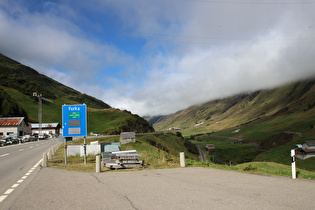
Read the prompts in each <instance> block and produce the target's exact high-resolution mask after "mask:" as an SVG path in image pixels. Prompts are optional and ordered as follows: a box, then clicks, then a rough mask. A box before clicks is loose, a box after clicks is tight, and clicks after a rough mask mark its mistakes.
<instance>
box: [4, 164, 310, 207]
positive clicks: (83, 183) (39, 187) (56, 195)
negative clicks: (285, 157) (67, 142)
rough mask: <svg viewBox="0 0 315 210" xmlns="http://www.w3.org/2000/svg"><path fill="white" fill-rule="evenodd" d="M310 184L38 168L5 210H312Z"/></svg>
mask: <svg viewBox="0 0 315 210" xmlns="http://www.w3.org/2000/svg"><path fill="white" fill-rule="evenodd" d="M314 197H315V181H314V180H307V179H296V180H292V179H291V178H289V177H278V176H265V175H256V174H246V173H241V172H234V171H226V170H218V169H212V168H175V169H161V170H142V171H132V172H125V171H123V170H119V171H118V172H116V171H115V172H102V173H84V172H73V171H66V170H59V169H53V168H49V167H48V168H41V169H39V168H38V171H37V172H36V173H35V174H34V177H33V178H32V179H31V180H30V181H29V184H28V185H27V186H26V187H25V189H23V193H21V194H20V195H19V196H18V198H16V199H15V200H14V201H13V202H12V203H11V204H10V205H11V206H9V207H7V208H8V209H315V201H314Z"/></svg>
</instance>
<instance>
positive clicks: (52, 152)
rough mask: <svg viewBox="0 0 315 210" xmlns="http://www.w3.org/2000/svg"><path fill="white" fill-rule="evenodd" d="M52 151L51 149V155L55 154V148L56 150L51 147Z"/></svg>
mask: <svg viewBox="0 0 315 210" xmlns="http://www.w3.org/2000/svg"><path fill="white" fill-rule="evenodd" d="M50 151H51V156H53V155H55V150H54V148H51V149H50Z"/></svg>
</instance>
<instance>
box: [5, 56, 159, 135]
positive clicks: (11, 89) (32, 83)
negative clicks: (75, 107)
mask: <svg viewBox="0 0 315 210" xmlns="http://www.w3.org/2000/svg"><path fill="white" fill-rule="evenodd" d="M33 92H37V93H40V94H42V95H43V97H45V98H48V99H51V100H52V101H53V103H48V102H45V101H43V113H42V116H43V123H44V122H47V123H51V122H59V123H60V124H61V123H62V119H61V112H62V111H61V107H62V105H64V104H83V103H84V104H86V105H87V107H88V121H89V122H88V132H93V133H104V134H105V133H106V134H117V133H120V132H122V131H136V132H149V131H153V130H154V129H153V128H152V126H150V125H149V123H148V122H147V121H146V120H144V119H143V118H141V117H139V116H138V115H133V114H132V113H130V112H128V111H121V110H118V109H114V108H111V107H110V106H109V105H108V104H106V103H104V102H103V101H101V100H99V99H97V98H95V97H92V96H89V95H87V94H83V93H80V92H79V91H76V90H74V89H73V88H70V87H68V86H65V85H63V84H61V83H59V82H57V81H55V80H53V79H51V78H49V77H47V76H45V75H43V74H40V73H38V72H37V71H36V70H34V69H32V68H30V67H28V66H25V65H23V64H21V63H19V62H17V61H14V60H12V59H10V58H8V57H6V56H4V55H2V54H0V116H1V117H12V116H24V117H26V118H27V120H28V121H30V122H38V99H37V97H34V96H33Z"/></svg>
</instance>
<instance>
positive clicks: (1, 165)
mask: <svg viewBox="0 0 315 210" xmlns="http://www.w3.org/2000/svg"><path fill="white" fill-rule="evenodd" d="M58 140H59V139H51V140H41V141H34V142H26V143H22V144H14V145H11V146H4V147H0V202H1V199H3V198H4V197H3V195H4V194H8V193H6V192H7V191H8V190H9V189H12V186H13V185H14V184H17V182H18V181H19V180H21V178H22V177H25V174H27V176H29V175H30V174H28V173H29V171H30V170H31V168H32V167H33V166H35V165H36V164H37V163H38V162H39V161H40V160H41V158H42V157H43V153H44V152H47V151H48V149H49V148H51V147H52V146H53V145H54V144H56V143H57V142H58ZM24 179H25V178H24ZM24 179H23V181H24ZM20 184H21V183H18V185H20ZM21 185H22V184H21ZM15 188H16V187H15ZM0 209H1V206H0Z"/></svg>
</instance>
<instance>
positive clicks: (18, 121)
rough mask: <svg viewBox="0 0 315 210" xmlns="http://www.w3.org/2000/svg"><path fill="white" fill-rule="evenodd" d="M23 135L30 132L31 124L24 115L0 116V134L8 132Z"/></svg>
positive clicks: (3, 134)
mask: <svg viewBox="0 0 315 210" xmlns="http://www.w3.org/2000/svg"><path fill="white" fill-rule="evenodd" d="M14 133H15V134H17V135H18V136H24V135H29V134H31V126H30V125H29V123H27V122H26V120H25V118H24V117H5V118H0V136H8V135H9V134H14Z"/></svg>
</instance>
